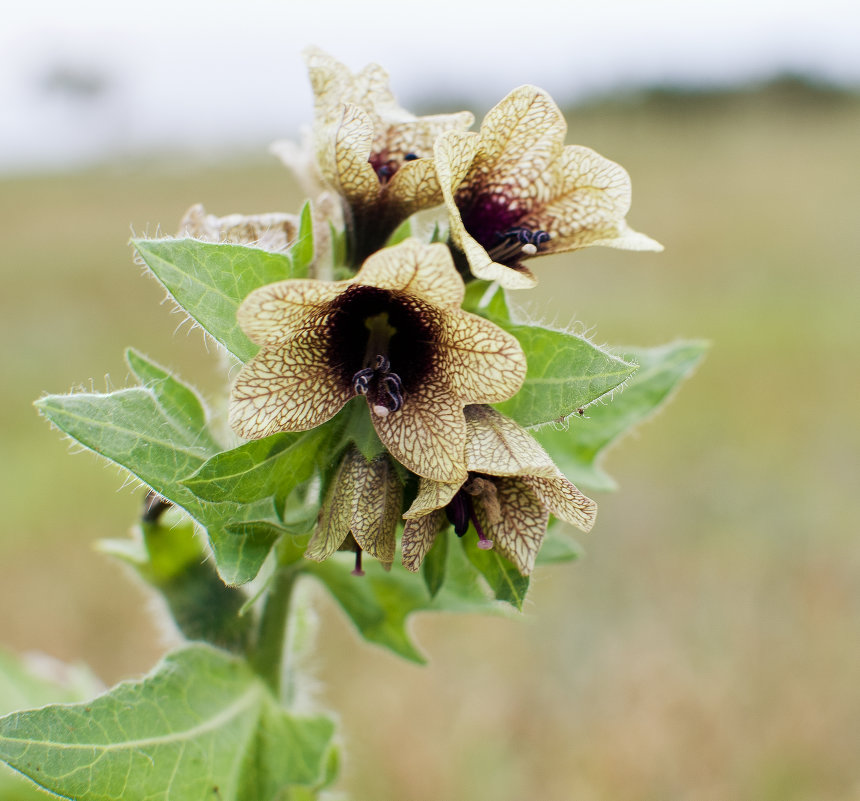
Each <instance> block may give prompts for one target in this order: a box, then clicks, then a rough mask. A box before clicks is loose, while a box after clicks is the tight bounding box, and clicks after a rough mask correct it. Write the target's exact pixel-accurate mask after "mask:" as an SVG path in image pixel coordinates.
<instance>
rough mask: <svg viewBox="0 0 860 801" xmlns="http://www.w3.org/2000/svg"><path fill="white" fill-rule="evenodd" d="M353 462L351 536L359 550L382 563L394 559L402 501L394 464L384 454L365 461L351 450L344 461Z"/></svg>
mask: <svg viewBox="0 0 860 801" xmlns="http://www.w3.org/2000/svg"><path fill="white" fill-rule="evenodd" d="M347 459H348V460H350V462H351V463H352V464H353V465H354V467H353V469H352V471H351V478H352V482H353V491H352V493H353V494H352V511H351V516H350V523H351V530H352V536H353V537H355V541H356V542H357V543H358V544H359V545H360V546H361V548H362V550H364V551H366V552H367V553H369V554H370V555H371V556H373V557H375V558H376V559H378V560H379V561H380V562H383V563H384V564H391V562H393V561H394V549H395V536H394V535H395V531H396V529H397V520H398V518H399V517H400V507H401V504H402V502H403V500H402V496H403V489H402V487H401V485H400V481H399V480H398V478H397V474H396V473H395V471H394V467H393V465H392V464H391V462H390V461H389V459H388V456H387V455H386V454H382V455H380V456H377V457H376V458H375V459H373V460H371V461H370V462H368V461H367V460H366V459H365V458H364V456H363V455H362V454H361V453H360V452H359V451H358V450H357V449H353V450H351V451H350V452H349V453H348V454H347V456H346V457H344V460H347Z"/></svg>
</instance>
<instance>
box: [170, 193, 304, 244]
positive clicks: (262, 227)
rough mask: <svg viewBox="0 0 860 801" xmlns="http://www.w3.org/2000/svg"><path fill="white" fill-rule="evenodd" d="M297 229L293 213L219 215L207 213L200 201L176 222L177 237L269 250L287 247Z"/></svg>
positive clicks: (296, 220)
mask: <svg viewBox="0 0 860 801" xmlns="http://www.w3.org/2000/svg"><path fill="white" fill-rule="evenodd" d="M298 232H299V218H298V217H297V216H296V215H295V214H282V213H280V212H269V213H266V214H228V215H227V216H226V217H218V216H216V215H214V214H207V213H206V209H205V208H203V205H202V204H200V203H196V204H195V205H193V206H192V207H191V208H190V209H188V211H186V212H185V215H184V216H183V218H182V222H180V223H179V236H193V237H195V238H196V239H202V240H203V241H204V242H232V243H234V244H238V245H256V246H257V247H259V248H262V249H263V250H270V251H283V250H286V249H287V248H288V247H289V246H290V245H291V244H292V243H293V242H294V241H295V239H296V235H297V234H298Z"/></svg>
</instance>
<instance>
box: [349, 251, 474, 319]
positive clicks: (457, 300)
mask: <svg viewBox="0 0 860 801" xmlns="http://www.w3.org/2000/svg"><path fill="white" fill-rule="evenodd" d="M353 281H354V282H355V283H356V284H364V285H366V286H375V287H379V288H380V289H391V290H395V291H398V292H405V293H407V294H410V295H418V296H419V297H421V298H423V299H424V300H427V301H429V302H430V303H432V304H433V305H434V306H437V307H439V308H441V309H458V308H459V307H460V304H461V303H462V302H463V297H464V295H465V292H466V288H465V286H464V285H463V279H462V278H460V274H459V273H458V272H457V270H456V269H455V267H454V262H453V260H452V259H451V253H450V251H449V250H448V247H447V246H446V245H443V244H442V243H436V244H433V245H427V244H424V243H423V242H419V241H418V240H417V239H407V240H405V241H403V242H401V243H400V244H398V245H395V246H394V247H390V248H385V249H384V250H380V251H378V252H376V253H374V254H373V255H372V256H370V258H368V259H367V260H366V261H365V262H364V264H363V265H362V266H361V270H359V272H358V273H357V274H356V276H355V278H354V279H353Z"/></svg>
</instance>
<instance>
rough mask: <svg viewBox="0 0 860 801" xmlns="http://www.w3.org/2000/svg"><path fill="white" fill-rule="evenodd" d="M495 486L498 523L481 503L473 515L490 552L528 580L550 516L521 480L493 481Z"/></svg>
mask: <svg viewBox="0 0 860 801" xmlns="http://www.w3.org/2000/svg"><path fill="white" fill-rule="evenodd" d="M493 483H494V484H495V486H496V494H497V498H498V504H499V510H500V511H501V520H499V521H498V522H493V521H491V520H490V516H489V515H488V514H487V510H486V509H485V508H484V506H483V505H482V503H481V501H480V499H478V501H477V503H476V504H475V513H476V515H477V517H478V521H479V522H480V523H481V526H482V527H483V529H484V534H485V535H486V536H487V537H488V538H489V539H490V540H492V541H493V548H495V549H496V550H498V551H499V553H501V554H502V555H503V556H504V557H506V558H507V559H509V560H510V561H511V562H512V563H513V564H514V565H516V568H517V570H519V571H520V573H521V574H522V575H524V576H528V575H529V574H530V573H531V572H532V570H534V566H535V557H537V553H538V551H539V550H540V545H541V542H543V538H544V536H545V535H546V527H547V523H548V522H549V512H548V511H547V510H546V508H545V507H544V506H543V504H541V502H540V501H539V500H538V498H537V497H536V496H535V494H534V492H532V490H531V488H530V487H529V486H528V484H527V483H525V482H524V481H523V480H522V479H520V478H496V479H493Z"/></svg>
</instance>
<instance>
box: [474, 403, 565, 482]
mask: <svg viewBox="0 0 860 801" xmlns="http://www.w3.org/2000/svg"><path fill="white" fill-rule="evenodd" d="M465 414H466V432H467V433H466V468H467V469H468V470H470V471H473V472H475V473H487V474H489V475H493V476H543V477H546V478H555V477H556V476H558V475H559V472H558V468H557V467H556V466H555V463H554V462H553V461H552V458H551V457H550V456H549V454H548V453H547V452H546V451H545V450H544V449H543V448H542V447H541V446H540V444H538V442H537V441H536V440H535V438H534V437H533V436H532V435H531V434H529V433H528V431H526V430H525V429H524V428H522V427H521V426H520V425H518V424H517V423H515V422H514V421H513V420H511V419H510V418H509V417H505V416H504V415H503V414H501V413H500V412H497V411H496V410H495V409H492V408H490V407H489V406H467V407H466V408H465Z"/></svg>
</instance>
